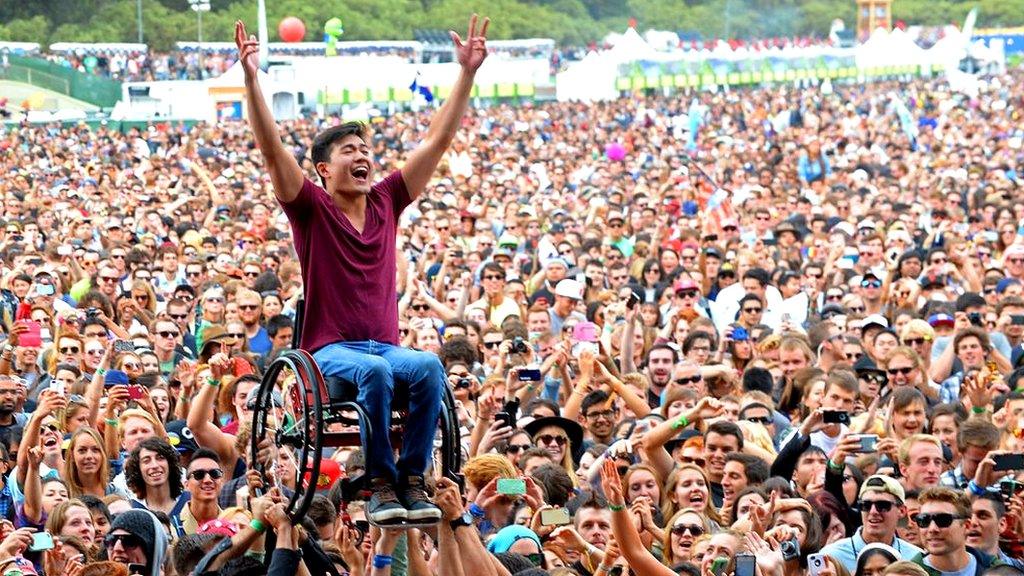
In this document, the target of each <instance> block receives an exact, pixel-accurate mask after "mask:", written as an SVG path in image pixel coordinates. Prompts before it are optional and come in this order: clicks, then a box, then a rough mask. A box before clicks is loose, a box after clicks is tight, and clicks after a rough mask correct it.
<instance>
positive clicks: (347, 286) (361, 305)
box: [235, 14, 489, 524]
mask: <svg viewBox="0 0 1024 576" xmlns="http://www.w3.org/2000/svg"><path fill="white" fill-rule="evenodd" d="M488 24H489V20H488V19H484V22H483V26H482V27H481V28H480V31H479V33H478V32H477V16H476V15H475V14H474V15H473V17H472V18H471V19H470V22H469V34H468V36H467V38H466V39H465V41H463V39H462V38H460V37H459V35H458V34H456V33H455V32H451V37H452V41H453V42H454V43H455V55H456V58H457V60H458V62H459V64H460V65H461V72H460V74H459V78H458V80H457V81H456V83H455V86H454V87H453V89H452V92H451V96H450V97H449V98H448V100H447V101H445V103H444V105H443V106H442V107H441V108H440V109H439V110H438V111H437V113H436V115H435V116H434V118H433V120H432V121H431V123H430V128H429V129H428V130H427V133H426V135H425V137H424V139H423V142H422V143H421V144H420V146H419V147H417V148H416V150H414V151H413V152H412V153H411V154H410V155H409V157H408V159H407V160H406V162H405V164H404V165H403V166H402V168H401V170H398V171H395V172H393V173H391V174H389V175H387V176H386V177H385V178H384V179H383V180H381V181H379V182H377V183H376V184H371V181H372V177H373V170H374V162H373V157H372V155H371V149H370V139H369V134H368V133H367V129H366V127H365V126H363V125H362V124H359V123H354V122H347V123H344V124H340V125H338V126H332V127H330V128H327V129H326V130H324V131H323V132H321V133H320V134H318V135H317V136H316V137H315V138H314V139H313V146H312V148H311V156H312V161H313V166H314V168H315V169H316V173H317V176H318V177H319V179H320V184H321V185H322V186H321V185H317V184H316V183H314V182H312V181H311V180H309V179H307V178H306V177H305V175H304V174H303V172H302V169H301V168H300V167H299V164H298V162H297V161H296V159H295V157H294V156H292V154H291V153H290V152H289V151H288V150H287V149H286V148H285V146H284V145H283V144H282V143H281V139H280V136H279V135H278V127H277V125H276V123H275V122H274V118H273V116H272V115H271V113H270V109H269V108H268V107H267V105H266V101H265V100H264V98H263V93H262V91H261V89H260V86H259V81H258V79H257V76H256V74H257V70H258V62H257V59H258V57H257V51H258V48H259V47H258V43H257V42H256V39H255V38H254V37H248V38H247V36H246V33H245V26H244V25H243V24H242V23H241V22H238V23H236V25H235V43H236V44H237V45H238V50H239V61H240V62H241V63H242V68H243V70H244V71H245V86H246V99H247V101H248V114H249V123H250V125H251V127H252V130H253V133H254V134H255V136H256V141H257V143H258V144H259V147H260V150H261V151H262V153H263V156H264V162H265V163H266V166H267V170H268V171H269V172H270V179H271V181H272V183H273V185H274V194H275V195H276V196H277V200H278V202H280V203H281V206H282V207H283V209H284V212H285V214H287V215H288V219H289V221H290V222H291V227H292V235H293V237H294V242H295V250H296V252H297V253H298V256H299V261H300V262H301V264H302V279H303V288H304V290H305V299H306V310H305V316H304V318H303V320H304V327H303V331H302V332H303V333H302V343H301V345H302V348H303V349H305V350H309V351H311V352H312V353H313V355H314V357H315V358H316V361H317V364H319V366H320V370H321V371H323V373H324V375H327V376H337V377H341V378H343V379H345V380H348V381H350V382H353V383H355V384H356V386H358V388H359V393H358V402H359V403H360V404H361V405H362V406H363V407H364V408H365V409H366V411H367V413H368V414H369V416H370V421H371V422H373V423H374V426H375V427H377V429H376V432H377V433H376V434H373V435H372V441H371V442H370V445H369V447H368V448H369V452H370V454H371V455H372V460H370V461H368V462H367V463H366V464H367V473H368V474H369V478H370V479H371V481H370V483H371V490H372V493H373V495H372V497H371V499H370V502H369V504H368V505H367V510H366V512H367V516H368V519H369V520H370V521H372V522H374V523H376V524H395V523H401V522H403V521H410V522H435V521H437V520H438V519H440V517H441V511H440V510H439V509H438V508H437V507H436V506H434V505H433V504H432V503H430V501H429V500H428V499H427V494H426V492H425V490H424V482H423V473H424V471H425V470H426V468H427V464H428V463H429V460H430V451H431V449H432V446H433V440H434V435H435V431H436V428H437V421H438V417H439V413H440V409H441V392H442V389H443V387H444V386H446V385H447V384H446V380H445V373H444V369H443V368H442V366H441V363H440V362H439V361H438V359H437V357H436V356H434V355H432V354H429V353H425V352H417V351H413V350H406V349H404V348H401V347H399V346H398V302H397V299H396V298H395V294H396V286H395V284H396V280H395V275H396V265H395V240H396V238H395V237H396V230H397V226H398V218H399V215H400V214H401V213H402V210H404V209H405V207H406V206H408V205H409V204H410V203H412V202H414V201H416V199H417V198H418V197H419V196H420V194H421V193H422V192H423V189H424V187H426V185H427V182H428V181H429V180H430V178H431V176H432V175H433V173H434V169H435V168H436V167H437V163H438V162H439V161H440V159H441V157H442V156H443V155H444V153H445V151H446V150H447V148H448V146H449V144H450V143H451V141H452V139H453V138H454V136H455V132H456V130H457V129H458V127H459V124H460V122H461V119H462V116H463V114H464V113H465V111H466V108H467V106H468V104H469V95H470V91H471V90H472V88H473V78H474V76H475V75H476V71H477V69H479V68H480V65H481V64H483V62H484V59H486V57H487V46H486V35H487V26H488ZM314 239H315V241H314ZM396 383H399V384H403V385H407V386H408V387H409V416H408V422H407V424H406V429H405V439H404V442H403V444H402V453H401V456H400V458H399V460H398V463H397V465H396V463H395V462H394V461H393V458H392V449H391V443H390V440H389V438H388V433H387V431H388V430H389V428H390V424H391V399H392V396H393V393H394V389H395V385H396ZM364 440H365V437H364Z"/></svg>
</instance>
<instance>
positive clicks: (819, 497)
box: [807, 490, 849, 536]
mask: <svg viewBox="0 0 1024 576" xmlns="http://www.w3.org/2000/svg"><path fill="white" fill-rule="evenodd" d="M807 502H808V503H810V505H811V508H813V509H815V510H817V511H818V518H819V519H820V520H821V531H822V533H824V532H825V531H826V530H828V525H829V524H831V523H832V518H833V517H835V518H837V519H838V520H839V522H840V523H842V525H843V531H844V533H843V536H846V532H847V531H848V530H847V528H846V527H847V526H848V524H847V520H849V517H848V515H847V507H846V503H845V502H840V501H839V499H838V498H836V497H835V496H834V495H833V494H832V493H831V492H825V491H824V490H822V491H819V492H815V493H813V494H811V495H809V496H808V497H807Z"/></svg>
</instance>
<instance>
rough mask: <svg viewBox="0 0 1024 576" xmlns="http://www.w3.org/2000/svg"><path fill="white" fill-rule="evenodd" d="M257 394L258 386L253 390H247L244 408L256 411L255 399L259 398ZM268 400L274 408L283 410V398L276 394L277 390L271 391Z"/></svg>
mask: <svg viewBox="0 0 1024 576" xmlns="http://www.w3.org/2000/svg"><path fill="white" fill-rule="evenodd" d="M259 394H260V387H259V386H257V387H255V388H253V389H252V390H249V395H248V396H246V397H245V406H246V407H247V408H248V409H249V410H255V409H256V397H257V396H259ZM270 398H271V400H272V401H273V403H274V406H276V407H277V408H284V398H283V397H282V396H281V393H280V392H278V391H277V390H273V391H271V393H270Z"/></svg>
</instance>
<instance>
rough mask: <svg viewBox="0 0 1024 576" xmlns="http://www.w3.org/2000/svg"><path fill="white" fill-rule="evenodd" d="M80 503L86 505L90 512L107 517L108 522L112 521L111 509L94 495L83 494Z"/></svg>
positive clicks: (79, 499)
mask: <svg viewBox="0 0 1024 576" xmlns="http://www.w3.org/2000/svg"><path fill="white" fill-rule="evenodd" d="M78 501H79V502H81V503H82V504H85V507H86V508H88V509H89V512H99V513H100V514H103V515H104V516H106V517H107V522H110V521H111V517H110V509H109V508H107V505H106V503H105V502H103V500H100V499H99V498H97V497H96V496H93V495H92V494H82V495H81V496H79V497H78Z"/></svg>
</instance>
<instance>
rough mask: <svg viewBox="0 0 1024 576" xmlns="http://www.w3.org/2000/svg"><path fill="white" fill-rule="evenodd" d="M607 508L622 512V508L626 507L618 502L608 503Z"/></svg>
mask: <svg viewBox="0 0 1024 576" xmlns="http://www.w3.org/2000/svg"><path fill="white" fill-rule="evenodd" d="M608 509H609V510H611V511H612V512H622V511H623V510H625V509H626V507H625V506H620V505H618V504H609V505H608Z"/></svg>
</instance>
